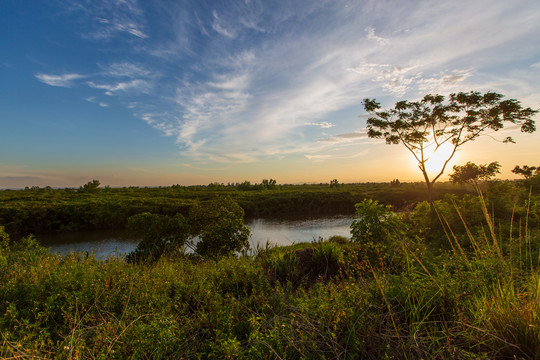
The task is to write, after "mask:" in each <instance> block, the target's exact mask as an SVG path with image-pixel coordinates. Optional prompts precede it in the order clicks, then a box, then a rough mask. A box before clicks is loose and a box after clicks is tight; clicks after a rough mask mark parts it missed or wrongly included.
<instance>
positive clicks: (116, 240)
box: [37, 215, 353, 258]
mask: <svg viewBox="0 0 540 360" xmlns="http://www.w3.org/2000/svg"><path fill="white" fill-rule="evenodd" d="M352 221H353V217H352V216H345V215H341V216H340V215H337V216H331V217H311V218H307V219H306V218H304V219H294V218H293V219H262V218H256V219H248V220H247V221H246V226H247V227H248V228H249V229H250V231H251V236H250V238H249V243H250V246H251V247H252V248H256V247H258V246H265V245H266V243H267V242H268V243H269V244H271V245H273V246H276V245H279V246H286V245H292V244H295V243H300V242H310V241H314V240H317V239H319V238H328V237H330V236H333V235H339V236H344V237H349V238H350V226H351V223H352ZM37 239H38V240H39V242H40V244H42V245H43V246H45V247H47V248H49V249H50V251H51V252H52V253H61V254H64V255H65V254H68V253H69V252H90V253H93V254H94V255H95V256H96V257H97V258H102V257H107V256H110V255H115V254H117V255H119V256H121V255H125V254H127V253H129V252H131V251H133V250H135V248H136V247H137V244H138V243H139V241H140V239H134V238H132V237H130V236H128V235H126V233H125V231H124V230H89V231H78V232H70V233H60V234H47V235H40V236H38V237H37Z"/></svg>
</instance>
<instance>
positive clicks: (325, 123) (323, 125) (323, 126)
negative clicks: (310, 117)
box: [304, 121, 335, 129]
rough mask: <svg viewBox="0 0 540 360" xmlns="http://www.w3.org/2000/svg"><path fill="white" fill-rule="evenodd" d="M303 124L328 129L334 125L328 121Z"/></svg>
mask: <svg viewBox="0 0 540 360" xmlns="http://www.w3.org/2000/svg"><path fill="white" fill-rule="evenodd" d="M304 125H307V126H319V127H320V128H321V129H329V128H331V127H334V126H335V125H334V124H332V123H329V122H327V121H323V122H311V123H305V124H304Z"/></svg>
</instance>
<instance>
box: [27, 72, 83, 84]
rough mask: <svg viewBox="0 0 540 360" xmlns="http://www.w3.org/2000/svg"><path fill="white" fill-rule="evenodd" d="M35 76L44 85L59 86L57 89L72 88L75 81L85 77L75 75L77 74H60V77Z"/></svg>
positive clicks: (48, 75)
mask: <svg viewBox="0 0 540 360" xmlns="http://www.w3.org/2000/svg"><path fill="white" fill-rule="evenodd" d="M35 76H36V78H37V79H38V80H39V81H41V82H42V83H45V84H47V85H51V86H59V87H72V86H73V85H74V81H75V80H78V79H83V78H85V77H86V76H84V75H81V74H77V73H71V74H62V75H50V74H36V75H35Z"/></svg>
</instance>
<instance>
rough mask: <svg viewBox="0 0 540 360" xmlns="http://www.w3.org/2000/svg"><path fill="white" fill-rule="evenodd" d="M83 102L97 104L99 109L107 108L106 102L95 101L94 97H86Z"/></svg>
mask: <svg viewBox="0 0 540 360" xmlns="http://www.w3.org/2000/svg"><path fill="white" fill-rule="evenodd" d="M85 100H86V101H88V102H91V103H93V104H97V105H98V106H99V107H109V104H107V103H106V102H103V101H97V100H96V97H95V96H90V97H87V98H86V99H85Z"/></svg>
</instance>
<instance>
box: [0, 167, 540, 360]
mask: <svg viewBox="0 0 540 360" xmlns="http://www.w3.org/2000/svg"><path fill="white" fill-rule="evenodd" d="M539 180H540V179H539V178H538V177H534V176H531V177H530V178H528V179H527V180H525V181H523V182H519V183H517V182H489V183H478V184H479V185H478V186H477V187H476V190H477V191H478V193H477V194H474V193H470V194H465V195H463V196H462V195H459V196H458V195H455V194H447V195H446V196H444V197H443V198H441V199H439V200H438V201H436V202H435V203H434V206H433V207H431V206H430V205H429V204H428V203H426V202H420V203H418V204H417V205H416V206H415V207H414V210H412V211H409V212H402V213H395V212H392V211H391V208H389V207H388V206H387V205H385V204H388V203H389V202H388V201H387V199H388V198H386V199H379V201H377V199H373V198H370V199H367V200H363V199H360V200H358V201H356V202H357V206H356V211H357V214H358V215H359V217H358V218H357V220H356V221H355V222H354V223H353V225H352V226H351V238H350V239H346V238H341V237H333V238H330V239H320V241H317V242H314V243H305V244H296V245H293V246H289V247H280V248H271V247H269V246H267V247H262V248H261V247H260V248H257V249H252V251H251V252H250V253H246V254H244V255H242V256H224V257H219V258H214V257H210V258H209V257H205V256H197V255H193V254H187V253H181V252H180V253H178V252H176V253H174V254H167V253H165V254H162V256H160V257H159V259H158V260H157V261H153V262H132V263H128V262H126V261H124V259H122V258H117V257H111V258H108V259H107V260H103V261H99V260H97V259H96V258H95V257H94V256H92V255H91V254H86V253H85V254H71V255H69V256H65V257H61V256H58V255H52V254H50V253H48V252H47V251H46V250H45V249H43V248H42V247H40V246H39V245H38V243H37V241H36V240H35V239H34V238H33V237H32V236H29V237H25V238H23V239H22V240H20V241H15V242H14V241H11V242H10V241H9V239H8V238H9V236H8V235H7V234H6V233H5V232H3V231H0V238H1V239H2V240H1V241H0V243H1V245H0V249H1V250H0V334H1V339H0V357H11V358H28V357H35V358H60V359H62V358H64V359H77V358H89V359H96V358H103V359H110V358H118V359H120V358H157V359H161V358H216V359H226V358H239V359H258V358H263V359H264V358H267V359H305V358H309V359H328V358H332V359H334V358H335V359H337V358H339V359H359V358H362V359H495V358H500V359H506V358H509V359H516V358H517V359H538V358H540V271H539V267H540V257H539V255H540V252H539V251H540V233H539V221H540V194H539V193H538V189H540V187H536V185H537V184H538V182H539ZM531 185H533V187H532V188H531ZM369 186H373V189H383V188H384V189H385V191H388V190H389V189H390V190H391V189H396V190H395V192H396V193H399V194H406V193H407V191H405V190H403V189H410V190H413V193H414V189H416V188H415V187H414V186H412V185H411V187H407V186H405V187H394V188H389V186H386V185H385V186H386V187H385V186H382V185H378V186H377V185H365V186H363V187H362V186H358V187H357V188H356V189H362V190H361V191H364V192H368V190H367V189H368V188H369ZM402 186H403V185H402ZM307 188H309V189H310V190H309V191H308V192H301V191H298V188H294V189H295V190H294V191H293V190H289V189H288V188H287V187H284V188H283V189H278V190H272V191H276V192H277V191H282V193H281V194H279V195H277V196H276V197H277V198H278V199H279V198H282V199H283V198H303V197H311V196H312V197H313V199H318V200H314V201H321V200H320V199H325V196H318V197H317V196H315V195H314V194H316V195H320V194H323V195H325V194H331V193H332V192H330V191H329V190H327V189H324V188H322V187H321V189H317V188H316V187H307ZM354 188H355V187H353V186H352V185H351V186H349V187H346V186H343V187H342V188H338V190H337V191H336V192H335V193H336V194H338V195H337V196H338V197H341V196H343V197H345V196H346V195H344V194H349V195H348V196H350V194H352V193H353V189H354ZM345 189H347V190H345ZM418 189H419V191H422V192H423V193H424V194H425V189H424V188H419V187H418ZM460 189H463V188H460ZM334 190H335V189H334V188H333V189H332V191H334ZM40 191H42V190H40ZM107 191H111V193H110V198H112V199H116V201H118V204H122V203H123V202H122V201H120V200H119V199H121V198H122V197H123V195H122V194H124V192H128V191H129V189H118V190H117V189H111V190H105V189H104V190H103V191H102V193H103V194H105V193H107ZM137 191H140V192H142V193H145V195H144V196H140V197H138V199H137V196H136V195H134V194H136V193H137ZM175 191H178V192H182V191H184V192H186V193H188V194H195V193H196V191H197V190H195V189H183V188H165V189H141V190H136V189H133V193H132V194H131V196H125V199H129V200H125V204H127V203H129V202H131V201H133V203H134V204H144V206H143V205H140V207H139V205H137V206H134V207H133V208H131V210H130V211H128V212H127V213H130V212H131V211H132V212H133V213H135V212H136V211H139V212H141V210H143V208H144V207H145V206H149V204H155V206H156V210H159V211H157V212H156V213H158V212H159V213H166V212H167V211H170V213H169V214H168V217H167V218H169V219H173V218H174V216H175V215H174V213H176V212H177V211H176V210H175V208H174V206H173V205H172V204H174V202H175V201H178V202H180V201H181V202H182V204H183V206H188V205H190V202H191V201H193V202H195V201H196V200H197V196H195V195H190V196H184V197H175V196H164V195H163V194H165V193H170V194H175ZM215 191H216V193H217V192H219V191H223V192H224V193H225V194H227V195H229V196H231V197H232V198H234V199H235V200H237V201H238V202H239V203H240V204H242V207H244V208H245V209H246V208H248V209H249V206H246V204H250V203H251V204H256V203H257V200H262V199H272V196H271V194H270V193H269V191H270V190H253V191H252V192H248V191H244V192H240V191H237V190H236V189H235V190H232V191H230V190H229V189H225V190H215ZM361 191H358V193H357V194H358V195H355V196H360V194H361ZM20 193H25V192H24V191H22V192H20ZM29 193H31V191H29ZM35 193H36V194H38V195H34V196H35V197H36V199H35V200H31V199H32V198H31V195H30V194H29V195H28V196H27V197H26V198H25V200H24V202H21V203H19V205H20V206H22V205H21V204H23V203H26V204H32V201H36V202H37V198H38V197H40V196H45V194H41V193H39V191H36V192H35ZM152 193H153V194H162V195H160V196H163V197H162V198H158V196H157V195H156V196H150V195H149V194H152ZM54 194H61V196H58V197H57V198H54ZM200 194H201V195H200V197H199V200H201V199H203V197H204V198H205V199H208V198H211V197H213V196H214V193H209V192H208V189H207V188H205V189H204V191H201V193H200ZM210 194H211V195H210ZM306 194H310V195H306ZM121 195H122V196H121ZM3 196H4V198H5V194H3ZM47 196H51V202H53V203H54V202H56V203H58V204H59V203H61V201H62V199H64V196H65V197H69V196H73V198H71V199H74V198H76V197H77V196H80V195H76V194H74V193H72V192H69V191H66V192H65V194H64V193H62V191H61V190H54V191H50V194H49V195H47ZM107 198H108V196H104V195H97V194H93V195H92V197H90V196H89V197H87V198H86V197H83V198H82V199H84V200H81V203H80V204H79V205H81V208H83V206H82V204H83V203H84V202H85V201H88V202H91V200H92V201H94V203H95V204H96V207H95V208H96V209H100V210H102V209H105V208H106V207H100V206H101V205H102V204H101V203H100V202H105V201H110V202H112V201H111V200H105V199H107ZM368 198H369V197H368ZM390 198H394V199H395V198H396V197H392V196H391V197H390ZM143 199H146V200H143ZM159 200H164V201H165V205H158V204H160V201H159ZM138 201H139V202H138ZM145 201H146V202H145ZM268 203H271V201H268ZM65 206H68V205H65ZM118 206H119V207H120V205H118ZM160 206H162V207H160ZM52 208H55V207H52ZM179 208H182V207H179ZM144 210H145V211H146V209H144ZM46 211H49V210H48V209H47V210H46ZM46 211H45V212H46ZM127 213H126V214H125V215H122V216H127ZM186 214H188V213H186ZM132 215H133V214H132ZM160 219H162V220H163V218H160ZM176 220H177V221H176V222H173V223H171V224H169V223H168V222H167V221H164V222H163V227H161V228H162V229H167V228H168V227H169V225H171V226H173V227H174V226H182V224H183V222H182V221H183V220H182V219H180V218H179V217H178V218H177V219H176Z"/></svg>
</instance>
